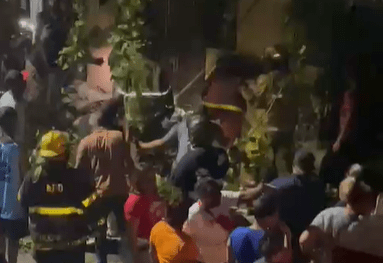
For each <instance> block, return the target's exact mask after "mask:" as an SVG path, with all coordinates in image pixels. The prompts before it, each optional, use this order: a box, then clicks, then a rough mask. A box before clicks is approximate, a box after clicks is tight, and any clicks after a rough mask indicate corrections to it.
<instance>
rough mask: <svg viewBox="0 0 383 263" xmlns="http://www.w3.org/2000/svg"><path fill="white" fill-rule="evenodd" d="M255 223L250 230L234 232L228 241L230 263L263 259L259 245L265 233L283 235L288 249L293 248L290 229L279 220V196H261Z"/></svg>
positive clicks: (255, 214)
mask: <svg viewBox="0 0 383 263" xmlns="http://www.w3.org/2000/svg"><path fill="white" fill-rule="evenodd" d="M254 217H255V222H254V224H253V225H252V226H250V227H249V228H245V227H240V228H237V229H236V230H234V231H233V232H232V233H231V235H230V237H229V240H228V258H229V263H236V262H238V263H245V262H254V261H255V260H258V259H259V258H261V253H260V251H259V249H258V248H259V244H260V240H261V239H262V237H263V236H264V235H265V232H266V231H268V232H273V233H281V234H283V235H284V236H285V237H286V242H287V247H288V248H289V249H290V248H291V233H290V229H289V228H288V227H287V226H286V224H285V223H284V222H282V221H281V220H280V219H279V213H278V205H277V196H276V195H275V194H267V195H263V196H261V197H260V198H259V199H258V200H257V201H256V203H255V205H254Z"/></svg>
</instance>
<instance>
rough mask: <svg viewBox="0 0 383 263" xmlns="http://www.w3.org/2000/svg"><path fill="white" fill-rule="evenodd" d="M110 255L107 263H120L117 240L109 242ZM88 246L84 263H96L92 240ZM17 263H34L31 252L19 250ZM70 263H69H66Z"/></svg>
mask: <svg viewBox="0 0 383 263" xmlns="http://www.w3.org/2000/svg"><path fill="white" fill-rule="evenodd" d="M23 241H24V242H31V239H30V237H26V238H24V239H23ZM108 241H109V247H110V249H109V250H110V254H109V255H108V263H122V261H121V260H120V258H119V256H118V255H117V247H118V242H119V239H118V238H110V239H109V240H108ZM87 245H88V251H89V252H88V253H86V254H85V263H97V261H96V257H95V254H94V253H92V250H94V246H93V245H94V239H90V240H89V242H87ZM17 262H18V263H35V262H36V261H35V260H34V259H33V255H32V251H26V250H23V249H20V250H19V256H18V260H17ZM68 263H70V262H68Z"/></svg>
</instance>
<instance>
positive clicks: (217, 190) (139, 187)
mask: <svg viewBox="0 0 383 263" xmlns="http://www.w3.org/2000/svg"><path fill="white" fill-rule="evenodd" d="M6 83H7V84H8V85H9V89H10V91H9V93H8V95H7V97H5V98H4V97H3V98H2V99H1V100H0V127H1V129H0V131H1V136H0V140H1V144H0V153H1V155H0V156H1V163H0V164H1V174H0V175H1V182H0V192H1V199H0V200H1V202H0V203H1V213H0V222H1V230H2V231H1V240H0V255H1V260H3V262H6V261H5V259H6V258H7V262H9V263H16V262H17V255H18V244H19V240H20V239H21V238H23V237H25V236H26V235H28V233H29V234H30V235H31V237H32V240H33V243H34V258H35V260H36V262H39V263H41V262H85V251H86V241H87V239H88V238H89V236H91V235H95V236H96V243H95V249H96V255H97V261H98V262H100V263H103V262H107V255H108V252H109V251H108V250H109V248H108V242H107V241H108V239H107V224H106V218H107V217H108V215H109V214H111V213H113V214H114V215H115V217H116V221H117V225H118V234H119V235H120V236H121V250H120V252H121V253H120V254H121V258H122V260H123V261H124V262H134V263H141V262H153V263H167V262H169V263H170V262H174V263H176V262H180V263H181V262H182V263H184V262H190V263H191V262H200V263H201V262H202V263H254V262H269V263H290V262H298V263H300V262H302V263H304V262H309V261H311V260H312V261H313V262H332V261H331V260H332V251H333V250H334V248H336V247H339V246H340V243H339V236H340V235H341V233H342V231H347V230H348V229H349V228H350V227H352V226H353V225H355V223H357V222H358V220H361V218H362V217H367V216H369V215H371V214H373V213H374V212H375V210H376V202H377V198H378V194H379V193H378V192H377V191H375V190H374V189H375V188H374V186H371V185H369V184H368V183H367V181H366V180H365V178H368V177H371V176H372V175H373V174H374V172H373V171H371V169H370V167H367V166H363V165H359V164H355V165H353V166H351V167H350V169H349V170H348V172H347V173H346V175H345V177H344V179H343V180H342V182H341V183H340V185H339V200H340V201H339V203H337V204H336V205H335V206H333V207H328V204H327V203H326V192H325V189H326V187H325V185H324V183H323V180H322V178H320V177H319V176H317V174H316V173H315V170H316V168H315V165H314V163H315V157H314V155H313V153H311V152H309V151H307V150H305V149H301V150H298V151H297V152H296V153H295V158H294V161H293V165H292V174H291V176H289V177H283V178H277V179H274V180H273V181H271V182H268V183H266V182H260V183H258V184H257V185H255V184H252V183H250V184H249V185H245V186H243V187H244V188H243V189H242V190H241V191H238V192H235V191H227V190H224V186H225V179H226V174H227V172H228V169H229V166H230V164H229V158H228V154H227V151H228V150H229V149H226V148H225V147H224V146H222V145H223V143H222V142H223V140H224V138H223V135H222V131H221V130H220V126H219V124H217V123H214V122H213V121H212V120H211V119H210V118H209V115H208V114H207V113H206V111H205V110H201V111H200V112H197V113H195V114H193V115H192V116H188V115H187V116H185V117H183V118H182V120H181V121H180V122H179V123H177V124H175V126H174V127H173V128H172V129H171V130H170V131H169V133H168V135H166V136H165V138H163V139H160V140H157V141H154V142H141V141H139V140H138V139H137V138H135V136H134V134H133V133H132V132H131V129H130V127H129V126H128V123H127V122H126V120H125V119H124V118H120V115H119V114H118V107H117V106H116V100H111V102H110V103H107V104H106V105H105V106H104V108H103V109H102V110H101V111H100V113H99V117H98V125H97V126H98V127H97V128H95V130H94V131H93V132H92V133H91V134H90V135H88V136H86V137H85V138H83V139H82V141H81V142H80V143H79V145H78V146H77V152H76V153H73V152H71V151H70V149H71V148H69V147H68V143H69V141H68V138H69V137H68V134H66V133H65V132H64V131H57V130H52V131H48V132H47V133H46V134H44V136H43V137H42V139H41V141H40V142H38V145H37V147H36V153H37V155H38V156H39V158H41V159H42V160H43V161H41V162H40V163H37V164H36V165H34V167H32V168H33V169H31V170H30V171H29V172H27V171H26V170H24V168H22V167H21V161H20V158H21V147H22V144H23V142H22V140H21V139H20V137H18V134H19V133H18V131H19V129H22V126H21V125H22V121H20V118H22V117H20V115H19V112H20V109H19V104H18V101H19V99H18V98H19V97H20V96H22V91H23V86H24V84H23V83H24V82H23V81H22V75H21V74H20V73H17V72H13V71H12V72H10V73H9V74H8V77H7V79H6ZM8 97H10V98H12V100H9V99H7V98H8ZM21 138H22V137H21ZM172 140H174V141H175V142H177V143H178V155H177V158H176V161H175V162H174V164H173V167H172V171H171V173H170V175H169V176H167V178H166V180H167V181H168V182H169V183H170V184H172V185H173V186H175V187H177V188H179V189H180V190H181V191H182V197H181V198H180V200H179V201H180V202H178V203H176V204H174V203H173V204H172V203H169V202H167V200H166V198H164V197H163V196H161V195H160V193H159V189H158V186H157V179H156V176H157V174H158V173H159V171H158V169H157V168H156V167H154V166H151V165H149V164H145V163H140V162H139V158H138V157H139V156H140V155H144V154H145V153H146V152H147V151H150V150H151V149H163V148H164V146H166V145H167V144H169V142H171V141H172ZM73 154H75V155H76V156H75V157H76V165H75V168H70V167H69V165H68V161H69V157H70V156H71V155H73ZM241 206H244V207H246V206H247V207H250V208H251V210H252V216H250V217H247V218H246V217H245V216H244V215H243V214H241V213H239V212H238V211H239V210H238V209H237V208H238V207H241ZM326 207H327V208H326ZM250 222H251V223H250ZM28 229H29V231H28ZM334 263H336V262H334Z"/></svg>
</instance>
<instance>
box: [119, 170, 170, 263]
mask: <svg viewBox="0 0 383 263" xmlns="http://www.w3.org/2000/svg"><path fill="white" fill-rule="evenodd" d="M155 174H156V173H155V170H154V169H153V168H152V167H150V168H144V169H142V170H137V171H136V172H135V175H133V176H132V178H131V184H132V187H133V191H134V193H133V194H131V195H130V196H129V198H128V200H127V201H126V203H125V206H124V214H125V220H126V221H127V227H128V230H130V231H128V232H129V233H130V237H129V238H130V244H131V245H132V248H131V249H132V252H133V257H134V258H135V262H144V261H145V260H143V258H142V257H149V253H148V250H147V248H148V244H149V243H148V241H149V238H150V232H151V230H152V228H153V226H154V225H155V224H156V223H158V222H159V221H161V220H162V218H164V217H165V211H166V204H165V202H163V201H162V200H161V198H160V197H159V195H158V192H157V186H156V175H155Z"/></svg>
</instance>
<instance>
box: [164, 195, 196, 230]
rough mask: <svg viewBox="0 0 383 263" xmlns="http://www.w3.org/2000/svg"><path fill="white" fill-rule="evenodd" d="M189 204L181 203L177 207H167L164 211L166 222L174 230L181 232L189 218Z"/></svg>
mask: <svg viewBox="0 0 383 263" xmlns="http://www.w3.org/2000/svg"><path fill="white" fill-rule="evenodd" d="M189 207H190V204H189V202H187V201H183V202H182V203H181V204H179V205H177V206H171V205H168V206H167V209H166V221H167V222H168V223H169V224H170V225H171V226H172V227H173V228H175V229H178V230H181V229H182V226H183V224H184V223H185V221H186V219H187V218H188V216H189Z"/></svg>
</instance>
